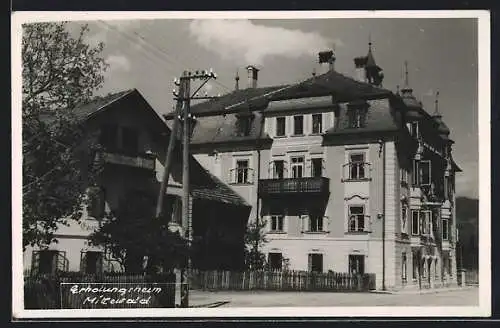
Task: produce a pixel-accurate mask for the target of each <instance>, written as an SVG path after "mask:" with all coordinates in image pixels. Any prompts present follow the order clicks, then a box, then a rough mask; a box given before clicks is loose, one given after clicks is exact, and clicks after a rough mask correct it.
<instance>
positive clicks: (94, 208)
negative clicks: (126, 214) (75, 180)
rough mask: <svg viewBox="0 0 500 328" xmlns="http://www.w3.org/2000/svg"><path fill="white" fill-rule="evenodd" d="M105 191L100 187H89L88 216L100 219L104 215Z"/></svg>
mask: <svg viewBox="0 0 500 328" xmlns="http://www.w3.org/2000/svg"><path fill="white" fill-rule="evenodd" d="M105 208H106V192H105V190H104V188H102V187H91V188H89V206H88V212H89V216H91V217H93V218H95V219H102V218H103V217H104V215H105Z"/></svg>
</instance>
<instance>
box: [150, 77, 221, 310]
mask: <svg viewBox="0 0 500 328" xmlns="http://www.w3.org/2000/svg"><path fill="white" fill-rule="evenodd" d="M216 78H217V76H216V74H215V73H214V72H213V71H212V69H210V71H205V70H203V71H195V72H190V71H184V72H183V74H182V76H181V77H180V79H179V82H178V83H177V80H176V81H174V82H175V83H176V85H178V86H179V92H176V91H175V90H174V96H175V98H174V99H175V100H176V101H177V106H176V113H175V116H176V117H175V119H174V126H173V128H172V136H171V138H170V142H169V148H168V150H167V158H166V160H165V171H164V174H163V180H162V185H161V188H160V195H159V196H158V206H157V209H156V215H157V217H160V216H161V212H162V206H163V197H164V194H165V188H166V185H167V184H168V178H169V174H170V172H169V170H170V164H171V160H172V152H173V148H174V147H175V139H177V125H178V123H177V121H178V120H180V121H182V123H183V129H182V133H183V137H182V225H183V226H184V231H185V233H184V237H185V238H186V240H187V242H188V246H189V251H188V254H189V253H190V252H191V249H190V248H191V241H192V230H193V225H192V220H191V215H190V203H189V196H190V188H189V186H190V182H189V180H190V179H189V143H190V134H191V129H190V125H191V120H194V119H195V117H194V116H192V115H191V113H190V104H191V103H190V102H191V100H202V99H203V100H206V99H214V98H216V97H209V96H207V95H205V96H197V94H198V91H200V89H201V88H202V87H203V86H204V85H205V84H206V83H207V82H208V81H209V80H210V79H216ZM192 80H202V83H201V85H200V86H199V87H198V88H197V89H196V91H195V92H194V93H193V94H192V95H191V94H190V92H191V81H192ZM190 271H191V255H188V258H187V268H183V270H182V282H183V284H182V285H181V302H180V303H181V304H180V306H181V307H188V306H189V273H190Z"/></svg>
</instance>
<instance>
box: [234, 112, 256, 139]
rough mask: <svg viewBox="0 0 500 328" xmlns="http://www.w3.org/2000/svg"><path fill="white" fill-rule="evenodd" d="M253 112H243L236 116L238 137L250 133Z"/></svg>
mask: <svg viewBox="0 0 500 328" xmlns="http://www.w3.org/2000/svg"><path fill="white" fill-rule="evenodd" d="M252 121H253V114H250V113H244V114H240V115H239V116H238V120H237V121H236V128H237V135H238V136H240V137H244V136H248V135H250V130H251V129H252Z"/></svg>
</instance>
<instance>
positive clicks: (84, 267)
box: [80, 252, 103, 274]
mask: <svg viewBox="0 0 500 328" xmlns="http://www.w3.org/2000/svg"><path fill="white" fill-rule="evenodd" d="M102 255H103V254H102V252H82V254H81V259H80V271H81V272H83V273H89V274H95V273H101V272H102V261H103V256H102Z"/></svg>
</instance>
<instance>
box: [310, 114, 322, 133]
mask: <svg viewBox="0 0 500 328" xmlns="http://www.w3.org/2000/svg"><path fill="white" fill-rule="evenodd" d="M318 119H319V120H318ZM311 120H312V129H311V132H312V134H321V133H323V113H316V114H312V116H311Z"/></svg>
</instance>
